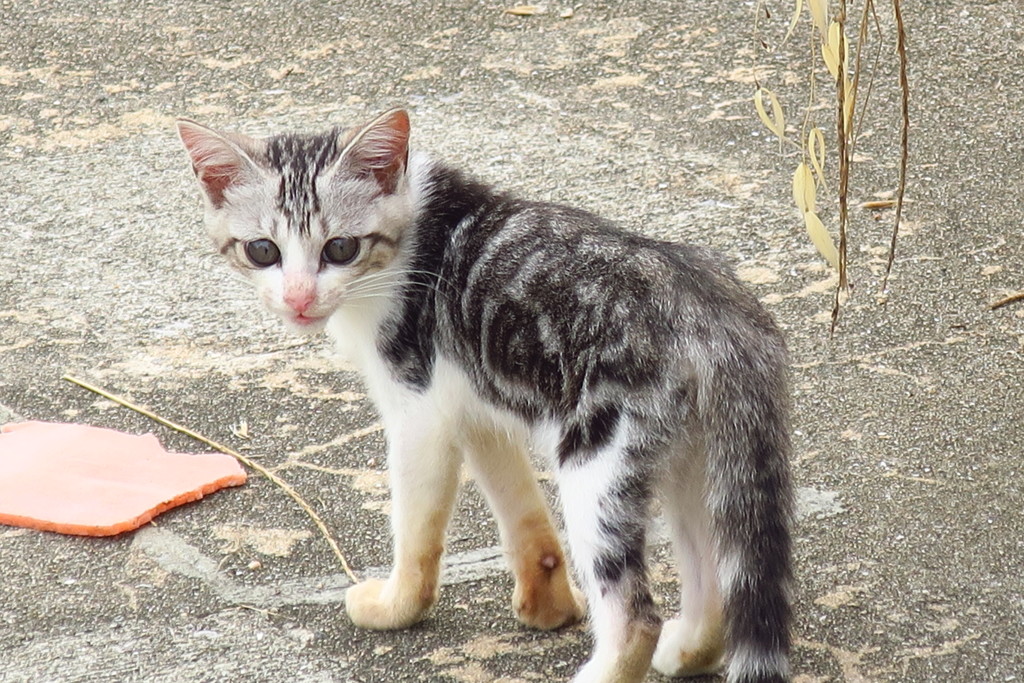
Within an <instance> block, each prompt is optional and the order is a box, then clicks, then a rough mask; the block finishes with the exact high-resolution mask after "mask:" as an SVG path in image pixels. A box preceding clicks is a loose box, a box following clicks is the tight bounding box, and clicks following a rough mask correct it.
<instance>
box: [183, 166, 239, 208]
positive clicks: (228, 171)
mask: <svg viewBox="0 0 1024 683" xmlns="http://www.w3.org/2000/svg"><path fill="white" fill-rule="evenodd" d="M193 169H194V170H195V172H196V177H197V178H199V182H201V183H202V184H203V187H204V188H205V189H206V194H207V195H208V196H209V197H210V201H211V202H212V203H213V206H214V207H215V208H218V209H219V208H220V207H221V206H223V205H224V193H225V192H227V189H228V188H229V187H231V184H232V182H234V179H235V177H236V174H237V173H238V167H237V166H234V167H232V166H206V167H204V168H198V167H193Z"/></svg>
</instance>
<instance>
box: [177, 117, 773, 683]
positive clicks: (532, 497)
mask: <svg viewBox="0 0 1024 683" xmlns="http://www.w3.org/2000/svg"><path fill="white" fill-rule="evenodd" d="M178 131H179V134H180V136H181V140H182V142H183V143H184V145H185V147H186V149H187V150H188V153H189V155H190V157H191V161H192V166H193V170H194V171H195V174H196V176H197V178H198V179H199V183H200V186H201V188H202V191H203V195H204V198H205V206H206V224H207V227H208V228H209V232H210V235H211V236H212V238H213V240H214V242H215V244H216V246H217V247H218V248H219V250H220V252H221V253H222V254H223V255H224V256H225V257H226V258H227V259H228V261H229V262H230V263H231V265H232V266H234V267H235V268H236V269H238V270H240V271H242V272H243V273H245V274H246V275H248V276H249V277H250V278H251V279H252V281H253V283H254V284H255V286H256V289H257V291H258V292H259V296H260V298H261V299H262V300H263V303H264V304H265V305H266V307H267V308H269V309H270V311H271V312H273V313H275V314H276V315H278V316H279V317H281V318H282V319H283V320H284V321H285V323H286V324H287V325H288V326H289V327H291V328H292V329H294V330H299V331H302V332H317V331H320V330H326V331H327V332H328V334H330V336H331V337H333V338H334V340H336V342H337V344H338V346H339V347H340V349H341V350H342V351H343V352H344V353H345V354H346V355H347V357H348V358H350V359H351V361H352V362H353V363H354V364H355V365H356V366H357V367H358V368H359V369H360V370H361V372H362V375H363V377H364V379H365V381H366V385H367V387H368V390H369V393H370V395H371V396H372V398H373V401H374V402H375V403H376V405H377V408H378V409H379V411H380V413H381V416H382V419H383V423H384V427H385V432H386V435H387V441H388V467H389V472H390V481H391V492H392V517H391V521H392V531H393V535H394V568H393V570H392V572H391V575H390V577H389V578H388V579H387V580H367V581H364V582H362V583H359V584H357V585H354V586H352V587H351V588H350V589H349V590H348V595H347V597H346V610H347V611H348V614H349V616H350V617H351V618H352V621H353V622H354V623H355V624H356V625H358V626H362V627H366V628H374V629H396V628H403V627H406V626H409V625H410V624H413V623H415V622H417V621H419V620H421V619H423V618H424V617H425V616H426V615H427V613H428V611H429V609H430V608H431V607H432V606H433V605H434V603H435V602H436V601H437V596H438V584H439V576H438V574H439V568H440V561H441V555H442V553H443V551H444V534H445V527H446V526H447V524H448V519H449V516H450V514H451V511H452V506H453V502H454V501H455V497H456V489H457V482H458V471H459V468H460V465H461V463H462V462H463V461H465V462H466V463H467V464H468V466H469V468H470V469H471V471H472V473H473V475H474V478H475V480H476V482H477V484H478V485H479V486H480V488H481V489H482V490H483V493H484V494H485V496H486V498H487V500H488V502H489V504H490V506H491V508H492V509H493V511H494V514H495V516H496V517H497V522H498V527H499V530H500V534H501V537H502V541H503V544H504V547H505V548H506V551H507V553H508V557H509V562H510V564H511V568H512V571H513V573H514V575H515V582H516V585H515V592H514V595H513V599H512V604H513V609H514V610H515V613H516V616H517V617H518V618H519V619H520V620H521V621H522V622H523V623H524V624H526V625H528V626H532V627H535V628H540V629H553V628H557V627H559V626H562V625H565V624H568V623H571V622H574V621H577V620H579V619H581V618H582V616H583V614H584V604H585V602H584V598H583V596H582V595H581V594H580V593H579V591H577V590H576V589H575V588H574V586H573V583H572V579H571V578H570V576H569V574H568V573H567V570H566V566H565V561H564V556H563V553H562V549H561V547H560V544H559V541H558V535H557V533H556V532H555V529H554V526H553V524H552V518H551V515H550V512H549V510H548V509H547V506H546V504H545V502H544V499H543V497H542V494H541V491H540V489H539V488H538V485H537V482H536V479H535V477H534V475H533V472H532V470H531V468H530V463H529V457H528V452H529V450H530V449H531V448H533V449H534V450H535V451H537V452H538V453H540V454H541V455H542V456H543V457H545V458H546V459H547V460H546V462H547V463H549V465H550V467H551V468H552V469H553V470H554V471H555V473H556V478H557V483H558V489H559V492H560V497H561V502H562V507H563V510H562V511H563V516H564V519H565V525H566V533H567V537H568V539H569V545H570V548H571V551H572V557H573V559H574V561H575V562H574V563H575V566H576V571H577V576H578V578H579V580H580V581H581V582H582V584H583V586H584V588H585V595H586V603H589V608H590V626H591V630H592V632H593V637H594V650H593V654H592V656H591V658H590V660H589V661H588V662H587V663H586V664H585V665H584V666H583V667H582V669H580V671H579V672H578V673H577V675H576V677H575V678H574V679H573V680H574V681H576V682H577V683H583V682H591V681H604V682H608V683H611V682H617V683H622V682H628V681H640V680H642V679H643V678H644V677H645V675H646V674H647V671H648V669H649V667H650V666H651V665H652V660H653V666H654V667H655V668H656V669H657V670H658V671H661V672H663V673H665V674H667V675H670V676H685V675H693V674H700V673H706V672H711V671H714V670H716V669H718V668H719V667H720V666H721V665H722V664H723V662H724V663H725V665H726V667H727V678H728V681H730V682H731V683H740V682H741V681H742V682H745V683H751V682H754V681H758V682H768V681H784V680H786V679H788V676H789V670H788V659H787V656H788V651H789V647H790V637H789V622H790V607H789V599H788V594H787V584H788V582H789V580H790V535H789V524H790V515H791V512H790V508H791V491H790V476H789V470H788V465H787V454H788V451H789V449H790V444H789V436H788V428H787V411H788V398H787V396H788V394H787V388H786V377H785V375H786V370H785V365H786V354H785V348H784V344H783V340H782V337H781V335H780V333H779V330H778V329H777V328H776V326H775V324H774V322H773V321H772V318H771V316H770V315H769V314H768V313H767V312H766V311H765V310H764V309H763V308H762V307H761V306H760V305H759V303H758V302H757V300H756V299H755V298H754V296H753V295H752V294H751V293H750V292H748V291H747V290H746V289H745V288H744V287H743V286H742V285H741V284H740V283H739V282H738V281H737V280H736V278H735V277H734V276H733V274H732V273H731V271H730V270H729V268H728V267H727V266H726V265H725V264H724V263H723V262H722V260H721V259H720V257H719V256H717V255H716V254H714V253H712V252H710V251H708V250H706V249H703V248H701V247H695V246H688V245H683V244H670V243H666V242H659V241H654V240H651V239H647V238H645V237H641V236H638V235H634V234H630V233H628V232H624V231H623V230H621V229H619V228H618V227H616V226H615V225H613V224H611V223H609V222H607V221H605V220H602V219H600V218H597V217H595V216H593V215H591V214H589V213H586V212H584V211H581V210H579V209H574V208H570V207H566V206H560V205H555V204H545V203H538V202H530V201H524V200H521V199H517V198H515V197H512V196H509V195H507V194H502V193H498V192H496V191H494V190H492V189H491V188H489V187H488V186H486V185H483V184H481V183H479V182H476V181H475V180H472V179H470V178H468V177H467V176H465V175H463V174H462V173H461V172H459V171H457V170H455V169H453V168H451V167H449V166H446V165H444V164H441V163H438V162H435V161H432V160H430V159H429V158H428V157H426V156H424V155H422V154H420V153H417V152H414V153H412V154H410V152H409V147H408V143H409V118H408V115H407V114H406V113H405V112H404V111H401V110H393V111H389V112H387V113H385V114H383V115H381V116H380V117H378V118H377V119H375V120H373V121H371V122H370V123H368V124H366V125H364V126H361V127H355V128H348V129H344V130H340V129H337V130H331V131H329V132H327V133H323V134H319V135H280V136H276V137H272V138H269V139H253V138H249V137H245V136H242V135H237V134H233V133H222V132H217V131H214V130H211V129H209V128H206V127H203V126H201V125H199V124H197V123H193V122H191V121H186V120H182V121H180V122H179V124H178ZM656 503H658V504H660V510H661V513H662V514H663V515H664V517H665V520H666V521H667V526H668V528H669V530H670V533H671V537H672V541H673V544H674V548H675V554H676V558H677V565H678V570H679V573H680V585H681V599H680V606H679V610H680V613H679V616H678V617H677V618H675V619H673V620H671V621H668V622H667V623H665V625H664V627H662V622H661V619H660V617H659V616H658V613H657V611H656V610H655V606H654V603H653V601H652V599H651V593H650V590H649V586H648V578H647V574H646V567H645V539H646V533H647V526H648V521H649V516H650V514H651V511H652V508H653V507H654V506H655V504H656ZM659 636H660V637H659Z"/></svg>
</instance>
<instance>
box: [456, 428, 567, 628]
mask: <svg viewBox="0 0 1024 683" xmlns="http://www.w3.org/2000/svg"><path fill="white" fill-rule="evenodd" d="M467 443H468V446H467V451H466V461H467V463H468V464H469V467H470V471H471V472H472V474H473V478H474V479H475V480H476V482H477V485H478V486H479V487H480V489H481V490H482V491H483V493H484V495H485V497H486V498H487V501H488V503H489V504H490V506H491V509H492V510H493V511H494V515H495V518H496V519H497V521H498V529H499V531H500V533H501V539H502V543H503V545H504V547H505V550H506V552H507V553H508V558H509V562H510V564H511V565H512V571H513V573H514V575H515V579H516V587H515V592H514V593H513V595H512V609H513V611H514V612H515V615H516V618H518V619H519V621H521V622H522V623H523V624H525V625H526V626H529V627H531V628H537V629H541V630H548V629H554V628H558V627H560V626H565V625H566V624H572V623H575V622H577V621H579V620H580V619H582V618H583V615H584V613H585V609H586V608H585V600H584V598H583V595H582V594H581V593H580V592H579V591H578V590H576V588H575V587H574V586H573V585H572V580H571V579H570V577H569V572H568V571H567V567H566V562H565V555H564V553H563V552H562V546H561V544H560V543H559V541H558V536H557V535H556V533H555V529H554V525H553V524H552V521H551V515H550V513H549V511H548V506H547V503H546V502H545V501H544V497H543V494H542V492H541V490H540V487H539V486H538V485H537V480H536V477H535V475H534V472H533V468H532V467H531V466H530V461H529V456H528V454H527V452H526V448H525V445H524V444H523V440H522V439H519V438H516V436H515V435H510V434H506V433H501V432H495V431H493V430H485V429H483V428H480V429H475V430H471V431H470V432H469V434H467Z"/></svg>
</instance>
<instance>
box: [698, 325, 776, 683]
mask: <svg viewBox="0 0 1024 683" xmlns="http://www.w3.org/2000/svg"><path fill="white" fill-rule="evenodd" d="M728 356H729V357H728V359H725V358H723V359H722V361H721V363H719V364H718V365H719V367H717V368H714V370H713V371H711V372H709V373H708V375H706V376H705V377H706V379H707V380H708V381H707V382H705V383H704V385H703V386H702V387H701V391H700V392H699V393H700V398H699V400H698V410H699V412H700V415H701V418H702V420H701V421H702V422H703V423H704V428H705V433H706V437H707V455H708V469H707V472H708V507H709V510H710V512H711V519H712V524H713V525H714V536H715V537H716V538H717V539H718V548H717V550H718V579H719V583H720V586H721V591H722V598H723V607H724V613H725V623H726V638H727V652H728V664H727V680H728V682H729V683H782V682H783V681H787V680H789V649H790V634H789V627H790V618H791V611H790V602H789V583H790V579H791V567H790V554H791V541H790V532H789V527H790V519H791V517H792V489H791V483H790V476H789V463H788V458H789V450H790V438H789V426H788V412H789V395H788V390H787V387H786V377H785V374H786V370H785V367H786V366H785V350H784V348H783V346H782V344H781V342H780V343H779V344H777V345H773V344H771V343H769V344H768V345H765V346H763V347H760V348H757V349H749V348H748V349H732V352H731V353H729V354H728Z"/></svg>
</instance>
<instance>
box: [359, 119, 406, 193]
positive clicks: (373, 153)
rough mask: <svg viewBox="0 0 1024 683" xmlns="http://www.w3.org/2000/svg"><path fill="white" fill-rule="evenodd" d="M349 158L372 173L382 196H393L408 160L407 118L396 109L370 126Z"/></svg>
mask: <svg viewBox="0 0 1024 683" xmlns="http://www.w3.org/2000/svg"><path fill="white" fill-rule="evenodd" d="M351 155H352V158H353V159H354V160H355V161H356V163H357V164H358V165H359V166H362V167H363V168H365V169H366V170H368V171H370V172H371V173H372V174H373V177H374V178H375V179H376V180H377V182H378V183H379V184H380V186H381V189H382V190H383V191H384V193H385V194H392V193H394V191H395V190H396V189H397V187H398V182H399V180H401V178H402V174H403V173H404V171H405V167H406V164H407V162H408V159H409V115H408V114H407V113H406V112H405V111H403V110H401V109H398V110H396V111H393V112H389V113H387V114H385V115H384V116H381V117H380V118H379V119H377V120H376V121H373V122H372V123H370V124H369V125H368V126H367V127H366V129H365V130H364V131H363V134H362V135H361V136H360V137H359V139H358V140H357V141H356V142H355V143H354V145H353V146H352V149H351Z"/></svg>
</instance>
